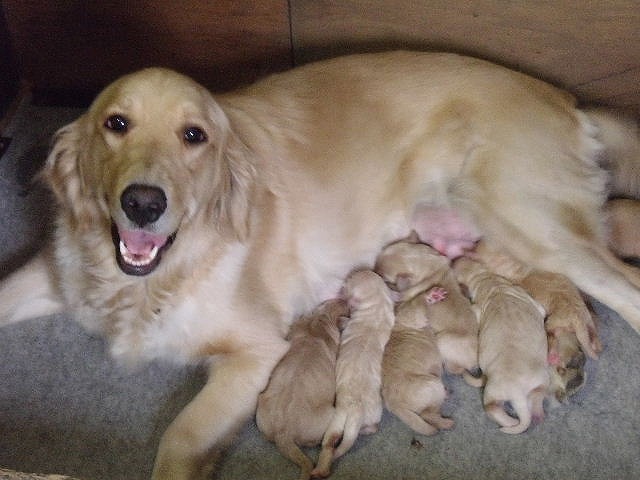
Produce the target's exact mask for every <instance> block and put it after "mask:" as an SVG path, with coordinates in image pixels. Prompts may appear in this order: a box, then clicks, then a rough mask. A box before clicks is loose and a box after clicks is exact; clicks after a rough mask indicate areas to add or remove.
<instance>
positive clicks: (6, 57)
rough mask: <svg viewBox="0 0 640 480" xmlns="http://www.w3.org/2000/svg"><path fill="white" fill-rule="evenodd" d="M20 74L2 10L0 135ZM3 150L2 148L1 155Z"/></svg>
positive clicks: (0, 25)
mask: <svg viewBox="0 0 640 480" xmlns="http://www.w3.org/2000/svg"><path fill="white" fill-rule="evenodd" d="M18 82H19V77H18V72H17V69H16V65H15V57H14V54H13V49H12V48H11V42H10V38H9V31H8V29H7V24H6V22H5V18H4V15H3V13H2V10H0V133H1V132H2V128H3V127H4V117H5V114H6V113H7V111H8V110H9V107H10V106H11V103H12V101H13V99H14V98H15V96H16V94H17V92H18ZM1 150H2V148H1V147H0V153H2V152H1Z"/></svg>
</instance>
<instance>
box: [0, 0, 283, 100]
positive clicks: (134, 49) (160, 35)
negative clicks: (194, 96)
mask: <svg viewBox="0 0 640 480" xmlns="http://www.w3.org/2000/svg"><path fill="white" fill-rule="evenodd" d="M3 8H4V11H5V14H6V17H7V22H8V25H9V31H10V35H11V38H12V40H13V44H14V46H15V50H16V53H17V58H18V67H19V71H20V74H21V75H22V76H23V77H24V78H25V79H27V80H28V81H30V82H32V83H33V84H34V88H35V89H36V90H53V91H57V92H64V91H69V92H72V95H74V96H77V95H79V93H80V92H87V93H90V94H93V93H95V91H97V90H99V89H101V88H102V87H103V86H104V85H105V84H106V83H108V82H110V81H111V80H113V79H115V78H116V77H118V76H119V75H121V74H123V73H126V72H129V71H132V70H135V69H139V68H141V67H147V66H153V65H162V66H168V67H172V68H175V69H178V70H180V71H182V72H184V73H186V74H189V75H191V76H193V77H195V78H196V79H198V80H199V81H201V82H202V83H204V84H206V85H207V86H209V87H210V88H212V89H215V90H224V89H228V88H230V87H233V86H236V85H239V84H242V83H246V82H250V81H252V80H254V79H256V78H257V77H259V76H262V75H264V74H265V73H267V72H271V71H277V70H282V69H285V68H288V67H290V66H291V63H292V59H291V43H290V29H289V18H288V4H287V0H261V1H259V2H256V1H251V0H216V1H209V2H197V1H182V2H175V1H171V0H137V1H127V0H104V1H96V2H87V1H84V0H67V1H54V2H43V1H39V0H3Z"/></svg>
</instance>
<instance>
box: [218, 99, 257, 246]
mask: <svg viewBox="0 0 640 480" xmlns="http://www.w3.org/2000/svg"><path fill="white" fill-rule="evenodd" d="M210 115H211V117H212V119H213V121H214V124H215V125H216V127H217V132H216V138H215V139H214V142H215V144H216V145H215V147H216V169H217V172H216V177H217V178H216V180H215V189H216V195H215V197H214V199H213V202H214V204H213V216H214V220H215V221H216V223H217V225H218V226H219V227H220V228H221V230H222V231H223V232H226V231H229V230H231V232H232V233H233V234H234V235H235V236H236V237H237V238H238V239H239V240H241V241H242V240H245V239H246V237H247V235H248V234H249V207H250V201H251V191H252V188H253V185H254V180H255V167H254V165H253V162H252V157H251V151H250V149H249V148H248V147H247V146H246V145H245V144H244V143H243V142H242V140H241V139H240V138H239V137H238V135H237V134H236V133H235V132H234V131H233V129H232V127H231V125H230V124H229V119H228V118H227V116H226V114H225V113H224V112H223V111H222V109H221V108H220V107H219V106H218V104H217V103H216V102H214V101H212V102H211V107H210Z"/></svg>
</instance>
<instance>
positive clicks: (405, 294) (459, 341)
mask: <svg viewBox="0 0 640 480" xmlns="http://www.w3.org/2000/svg"><path fill="white" fill-rule="evenodd" d="M449 263H450V262H449V259H448V258H447V257H445V256H443V255H440V254H439V253H438V252H437V251H436V250H434V249H433V248H431V247H430V246H428V245H424V244H421V243H418V239H417V237H415V236H414V235H413V234H412V235H411V236H410V237H409V238H408V239H406V240H403V241H400V242H396V243H393V244H391V245H389V246H388V247H386V248H385V249H384V250H383V251H382V253H381V254H380V255H379V256H378V258H377V260H376V271H377V272H378V273H379V274H380V275H381V276H382V278H384V279H385V281H386V282H387V283H389V284H392V285H394V286H395V288H396V290H397V291H398V294H399V298H400V299H401V300H408V299H410V298H412V297H413V296H415V295H417V294H418V293H419V292H424V291H425V290H427V289H428V288H430V287H432V286H434V285H438V286H440V287H442V288H444V289H445V290H446V291H447V298H446V300H445V301H442V302H436V303H432V304H428V305H426V306H425V308H426V312H425V314H426V315H427V317H428V318H429V325H430V327H431V328H432V329H433V331H434V333H435V335H436V338H437V342H438V348H439V350H440V354H441V355H442V358H443V360H444V365H445V369H446V370H447V371H448V372H450V373H452V374H454V375H460V374H463V372H469V371H473V370H475V369H476V368H477V366H478V322H477V320H476V316H475V314H474V313H473V310H472V309H471V304H470V303H469V300H468V299H467V298H466V297H465V296H464V295H463V294H462V291H461V290H460V286H459V285H458V282H457V280H456V278H455V276H454V274H453V272H452V271H451V268H450V266H449ZM468 378H469V377H468V376H467V375H465V379H468Z"/></svg>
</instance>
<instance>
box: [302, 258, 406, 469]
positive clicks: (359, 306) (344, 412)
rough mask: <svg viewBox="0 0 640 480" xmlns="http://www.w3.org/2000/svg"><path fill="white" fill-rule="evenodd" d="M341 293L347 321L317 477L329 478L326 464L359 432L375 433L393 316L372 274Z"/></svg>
mask: <svg viewBox="0 0 640 480" xmlns="http://www.w3.org/2000/svg"><path fill="white" fill-rule="evenodd" d="M343 294H344V297H345V298H346V299H347V301H348V302H349V306H350V308H351V317H350V319H349V320H348V322H347V323H346V326H345V328H344V330H343V332H342V338H341V340H340V349H339V353H338V362H337V366H336V412H335V414H334V417H333V419H332V420H331V423H330V425H329V428H328V429H327V431H326V433H325V434H324V438H323V439H322V450H321V451H320V456H319V459H318V464H317V465H316V468H315V469H314V470H313V472H312V474H313V475H314V476H318V477H326V476H328V475H329V473H330V469H331V462H332V461H333V460H334V459H336V458H338V457H340V456H341V455H343V454H344V453H345V452H347V451H348V450H349V449H350V448H351V447H352V445H353V444H354V443H355V441H356V439H357V438H358V434H359V433H365V434H368V433H374V432H376V431H377V429H378V423H379V422H380V418H381V417H382V398H381V396H380V388H381V384H382V373H381V370H382V357H383V354H384V347H385V345H386V344H387V341H388V340H389V336H390V334H391V328H392V327H393V323H394V318H395V316H394V312H393V307H394V302H393V299H392V296H391V292H390V291H389V289H388V288H387V286H386V285H385V283H384V281H383V280H382V278H380V277H379V276H378V275H376V274H375V273H374V272H373V271H370V270H362V271H356V272H354V273H353V274H351V275H350V276H349V277H348V278H347V280H346V282H345V285H344V290H343ZM341 438H342V440H340V439H341ZM339 441H340V444H339V445H337V444H338V442H339ZM336 446H337V448H336Z"/></svg>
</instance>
